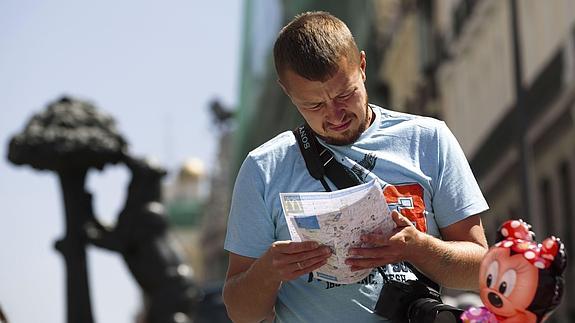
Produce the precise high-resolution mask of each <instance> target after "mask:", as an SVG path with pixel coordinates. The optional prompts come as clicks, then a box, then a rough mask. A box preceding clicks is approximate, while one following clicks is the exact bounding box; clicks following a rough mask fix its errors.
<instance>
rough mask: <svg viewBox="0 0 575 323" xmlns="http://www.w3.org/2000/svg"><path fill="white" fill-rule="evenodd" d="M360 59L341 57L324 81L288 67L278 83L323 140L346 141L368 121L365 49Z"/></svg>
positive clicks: (359, 133) (370, 115) (369, 117)
mask: <svg viewBox="0 0 575 323" xmlns="http://www.w3.org/2000/svg"><path fill="white" fill-rule="evenodd" d="M360 58H361V60H360V63H359V64H357V63H351V64H350V63H348V62H347V60H346V59H345V58H342V59H341V61H340V64H339V71H338V72H337V73H336V74H335V75H334V76H333V77H332V78H330V79H328V80H327V81H325V82H320V81H310V80H308V79H306V78H304V77H301V76H299V75H298V74H296V73H295V72H293V71H291V70H287V71H286V72H285V73H284V75H283V77H282V79H281V80H280V84H281V86H282V88H283V89H284V91H285V93H286V94H287V95H288V96H289V97H290V99H291V101H292V102H293V104H294V105H295V106H296V107H297V109H298V110H299V112H300V113H301V115H302V116H303V118H304V119H305V120H306V121H307V123H308V124H309V126H310V127H311V128H312V129H313V131H314V132H315V133H316V134H317V135H318V136H319V137H320V138H322V139H323V140H325V141H326V142H327V143H329V144H333V145H349V144H351V143H353V142H355V141H356V140H357V138H359V136H360V135H361V134H362V133H363V132H364V131H365V129H367V127H368V126H369V124H370V122H371V118H372V112H371V109H370V108H369V106H368V104H367V92H366V90H365V85H364V82H365V65H366V61H365V53H364V52H363V51H362V52H361V53H360Z"/></svg>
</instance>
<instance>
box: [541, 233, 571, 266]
mask: <svg viewBox="0 0 575 323" xmlns="http://www.w3.org/2000/svg"><path fill="white" fill-rule="evenodd" d="M541 256H542V257H543V258H546V259H548V260H550V261H551V268H552V270H553V272H554V273H555V274H557V275H561V274H563V272H564V271H565V267H566V266H567V253H566V252H565V246H564V245H563V242H562V241H561V240H560V239H559V238H557V237H554V236H552V237H549V238H547V239H545V240H543V242H542V243H541Z"/></svg>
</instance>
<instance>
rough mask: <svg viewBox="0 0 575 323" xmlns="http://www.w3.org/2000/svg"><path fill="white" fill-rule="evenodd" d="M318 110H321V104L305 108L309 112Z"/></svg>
mask: <svg viewBox="0 0 575 323" xmlns="http://www.w3.org/2000/svg"><path fill="white" fill-rule="evenodd" d="M319 108H321V103H318V104H314V105H308V106H307V107H306V109H307V110H311V111H315V110H319Z"/></svg>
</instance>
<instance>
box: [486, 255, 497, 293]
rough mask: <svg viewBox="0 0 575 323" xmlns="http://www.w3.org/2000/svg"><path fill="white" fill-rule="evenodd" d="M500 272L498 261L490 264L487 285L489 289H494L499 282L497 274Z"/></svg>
mask: <svg viewBox="0 0 575 323" xmlns="http://www.w3.org/2000/svg"><path fill="white" fill-rule="evenodd" d="M498 272H499V263H498V262H497V261H493V262H492V263H490V264H489V267H488V268H487V279H486V282H485V283H486V284H487V287H488V288H493V285H494V283H495V282H496V281H497V273H498Z"/></svg>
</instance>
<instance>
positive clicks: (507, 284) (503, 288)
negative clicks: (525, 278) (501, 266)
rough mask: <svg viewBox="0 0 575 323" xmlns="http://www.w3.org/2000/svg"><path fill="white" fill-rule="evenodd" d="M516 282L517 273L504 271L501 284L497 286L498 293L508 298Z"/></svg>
mask: <svg viewBox="0 0 575 323" xmlns="http://www.w3.org/2000/svg"><path fill="white" fill-rule="evenodd" d="M516 280H517V273H516V272H515V270H513V269H510V270H508V271H506V272H505V273H504V274H503V276H502V277H501V284H500V285H499V292H500V293H501V294H503V295H504V296H505V297H509V295H511V292H513V288H514V287H515V282H516Z"/></svg>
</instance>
